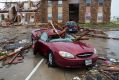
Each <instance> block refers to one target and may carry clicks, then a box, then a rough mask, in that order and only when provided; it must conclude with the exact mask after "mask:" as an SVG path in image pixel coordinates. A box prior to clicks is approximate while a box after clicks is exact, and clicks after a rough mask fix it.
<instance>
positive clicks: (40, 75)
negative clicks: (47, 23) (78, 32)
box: [0, 26, 119, 80]
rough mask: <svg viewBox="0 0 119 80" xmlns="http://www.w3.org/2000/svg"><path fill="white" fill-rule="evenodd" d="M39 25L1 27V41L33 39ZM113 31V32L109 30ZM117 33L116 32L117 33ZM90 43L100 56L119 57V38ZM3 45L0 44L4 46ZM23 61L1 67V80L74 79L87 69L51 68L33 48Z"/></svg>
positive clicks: (90, 41) (94, 39)
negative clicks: (33, 33) (35, 54)
mask: <svg viewBox="0 0 119 80" xmlns="http://www.w3.org/2000/svg"><path fill="white" fill-rule="evenodd" d="M36 28H38V27H30V26H16V27H9V28H2V27H0V41H3V40H5V39H12V38H16V39H15V42H16V43H17V42H19V41H21V40H24V39H25V40H27V41H29V42H30V41H31V31H32V30H33V29H36ZM109 33H111V32H109ZM115 34H116V33H115ZM84 42H87V43H89V44H92V45H93V46H94V47H95V48H96V49H97V53H98V54H99V55H100V56H104V57H114V58H116V59H119V54H118V52H119V49H118V48H119V46H118V44H119V41H118V40H107V39H100V38H90V40H86V41H84ZM2 46H3V45H0V47H2ZM24 57H25V58H24V60H23V62H22V63H19V64H16V65H10V66H8V65H6V66H4V67H1V68H0V80H72V78H73V77H75V76H80V73H82V72H83V71H85V69H62V68H59V67H56V68H51V67H48V66H47V60H46V59H45V58H44V57H42V56H41V55H37V56H34V55H33V53H32V49H30V50H29V52H28V53H26V54H25V55H24ZM42 59H44V60H43V62H42V63H41V65H40V66H39V67H38V69H37V70H36V71H35V73H34V74H33V75H32V76H31V77H30V79H26V78H27V77H28V75H29V74H30V73H31V71H32V70H33V69H34V67H35V66H36V65H37V64H38V63H39V61H41V60H42Z"/></svg>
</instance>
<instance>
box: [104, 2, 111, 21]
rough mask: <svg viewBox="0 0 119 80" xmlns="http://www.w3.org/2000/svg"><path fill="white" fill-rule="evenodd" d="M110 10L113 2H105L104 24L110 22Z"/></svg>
mask: <svg viewBox="0 0 119 80" xmlns="http://www.w3.org/2000/svg"><path fill="white" fill-rule="evenodd" d="M110 8H111V0H104V5H103V23H108V22H110V13H111V12H110Z"/></svg>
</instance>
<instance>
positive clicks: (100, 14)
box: [97, 12, 103, 22]
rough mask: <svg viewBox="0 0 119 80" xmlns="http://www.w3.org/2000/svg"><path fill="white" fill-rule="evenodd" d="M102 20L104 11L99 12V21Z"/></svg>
mask: <svg viewBox="0 0 119 80" xmlns="http://www.w3.org/2000/svg"><path fill="white" fill-rule="evenodd" d="M102 21H103V13H102V12H98V15H97V22H102Z"/></svg>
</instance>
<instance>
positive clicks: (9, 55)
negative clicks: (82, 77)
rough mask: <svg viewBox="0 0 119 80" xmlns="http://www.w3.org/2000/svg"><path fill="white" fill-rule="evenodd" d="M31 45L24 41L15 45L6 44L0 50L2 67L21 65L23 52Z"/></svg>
mask: <svg viewBox="0 0 119 80" xmlns="http://www.w3.org/2000/svg"><path fill="white" fill-rule="evenodd" d="M31 46H32V45H31V43H30V42H29V41H27V40H26V39H24V40H21V41H19V43H17V44H15V43H14V44H8V45H6V46H4V47H3V49H2V50H0V61H1V62H2V65H3V66H4V65H8V64H17V63H21V62H22V60H23V59H24V52H25V51H26V50H29V49H30V48H31Z"/></svg>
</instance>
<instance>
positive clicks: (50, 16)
mask: <svg viewBox="0 0 119 80" xmlns="http://www.w3.org/2000/svg"><path fill="white" fill-rule="evenodd" d="M50 20H52V1H48V21H50Z"/></svg>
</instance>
